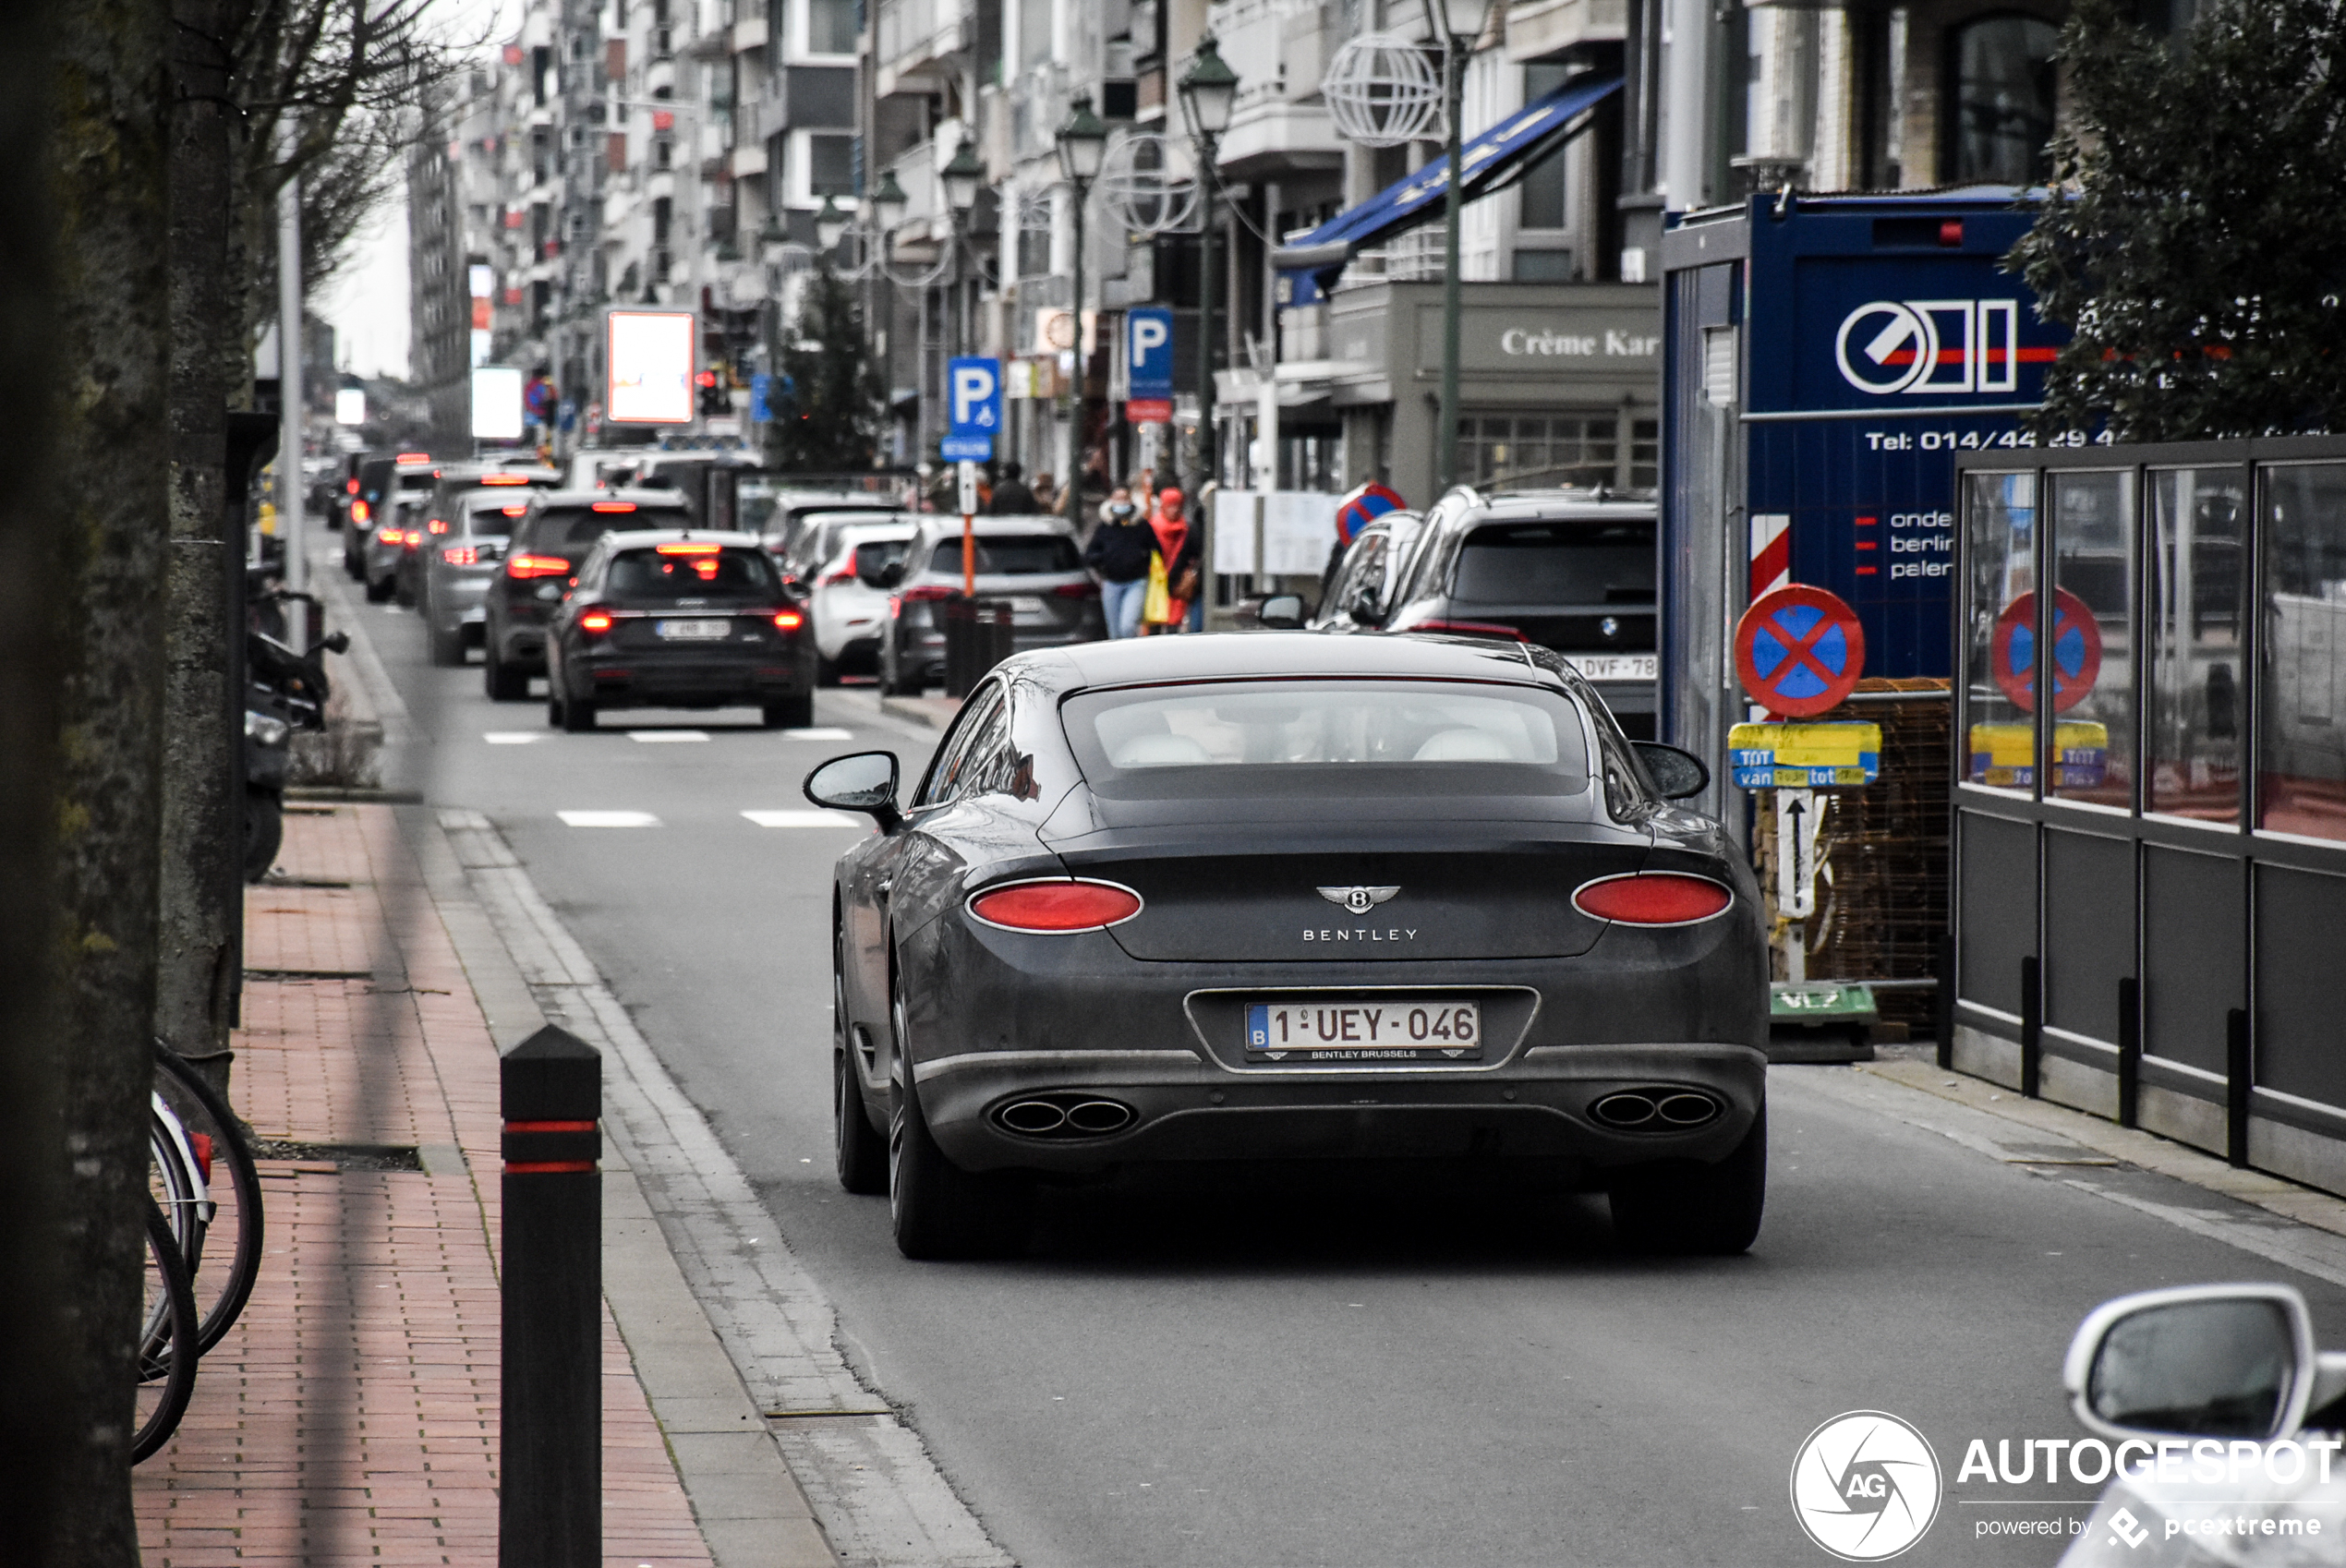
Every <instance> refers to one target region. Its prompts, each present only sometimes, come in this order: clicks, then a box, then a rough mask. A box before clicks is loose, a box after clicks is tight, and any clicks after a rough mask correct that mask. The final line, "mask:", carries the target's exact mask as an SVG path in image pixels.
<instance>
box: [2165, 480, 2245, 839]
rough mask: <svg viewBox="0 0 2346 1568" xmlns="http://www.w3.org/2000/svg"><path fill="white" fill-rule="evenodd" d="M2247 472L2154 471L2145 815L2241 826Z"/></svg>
mask: <svg viewBox="0 0 2346 1568" xmlns="http://www.w3.org/2000/svg"><path fill="white" fill-rule="evenodd" d="M2146 501H2147V502H2148V505H2149V509H2150V516H2149V532H2148V555H2147V557H2146V560H2145V561H2144V562H2143V575H2144V579H2145V584H2144V585H2145V587H2146V590H2147V591H2146V595H2145V598H2144V607H2145V608H2144V613H2145V617H2146V619H2145V623H2144V631H2143V641H2144V644H2145V647H2146V656H2147V657H2146V660H2145V664H2144V678H2145V681H2146V686H2147V691H2146V694H2145V702H2144V718H2145V724H2146V734H2145V736H2144V744H2143V809H2144V810H2145V811H2149V812H2158V813H2160V814H2164V815H2168V816H2184V817H2191V818H2195V819H2196V820H2198V821H2201V822H2220V823H2229V824H2233V825H2237V824H2238V823H2239V821H2240V741H2241V722H2242V719H2243V714H2242V712H2241V677H2242V675H2243V673H2244V671H2243V669H2242V663H2241V661H2242V659H2243V657H2244V655H2245V644H2244V642H2243V633H2244V631H2245V627H2244V625H2243V620H2242V610H2243V607H2242V603H2241V598H2242V594H2243V591H2244V590H2245V588H2246V586H2247V577H2246V574H2245V573H2243V571H2242V561H2243V554H2242V552H2243V549H2244V546H2245V543H2246V541H2245V539H2244V538H2243V534H2244V532H2245V529H2246V525H2247V510H2248V498H2247V496H2246V495H2245V494H2243V474H2242V471H2241V470H2240V469H2238V468H2216V469H2199V468H2170V469H2160V470H2153V471H2152V472H2151V474H2150V476H2149V478H2148V494H2147V496H2146Z"/></svg>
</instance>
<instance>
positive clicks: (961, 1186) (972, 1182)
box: [888, 993, 1034, 1260]
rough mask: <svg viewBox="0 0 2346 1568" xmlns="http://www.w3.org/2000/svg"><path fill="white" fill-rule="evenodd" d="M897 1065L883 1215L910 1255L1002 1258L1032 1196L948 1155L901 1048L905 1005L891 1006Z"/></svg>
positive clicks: (1015, 1247) (1020, 1237) (1014, 1181)
mask: <svg viewBox="0 0 2346 1568" xmlns="http://www.w3.org/2000/svg"><path fill="white" fill-rule="evenodd" d="M893 1012H894V1021H895V1027H896V1039H897V1051H896V1067H897V1068H898V1070H899V1071H901V1073H902V1074H903V1075H904V1078H903V1081H902V1082H901V1084H899V1085H898V1086H897V1088H896V1091H895V1092H894V1093H893V1094H892V1095H891V1097H890V1098H891V1100H892V1103H893V1109H892V1114H891V1115H890V1116H889V1129H888V1210H889V1219H890V1220H891V1222H893V1224H894V1225H895V1228H896V1249H897V1250H898V1251H899V1252H901V1253H903V1254H904V1256H905V1257H907V1258H914V1259H924V1260H925V1259H945V1258H1000V1257H1007V1256H1009V1255H1010V1254H1012V1253H1015V1252H1018V1251H1019V1250H1021V1249H1022V1248H1024V1247H1025V1245H1026V1236H1027V1229H1028V1215H1029V1211H1030V1208H1031V1205H1032V1200H1033V1197H1034V1194H1033V1191H1032V1189H1031V1188H1028V1187H1027V1186H1026V1185H1025V1184H1024V1183H1022V1182H1021V1181H1020V1180H1019V1179H1018V1178H1016V1177H1014V1176H976V1175H973V1174H971V1173H970V1172H968V1171H965V1170H963V1169H961V1166H959V1165H957V1164H953V1162H952V1161H950V1160H949V1159H947V1158H946V1157H945V1152H944V1151H943V1150H942V1149H939V1148H938V1147H937V1140H936V1138H935V1137H933V1136H932V1135H931V1134H930V1132H929V1130H928V1117H927V1116H925V1115H924V1114H923V1113H922V1111H921V1101H920V1094H919V1092H918V1091H917V1090H916V1088H915V1087H914V1084H913V1067H912V1062H911V1059H910V1058H909V1057H907V1056H906V1055H905V1054H904V1050H903V1039H904V1031H903V1020H904V1004H903V998H902V995H901V993H900V994H899V995H898V997H897V999H896V1005H895V1007H894V1008H893Z"/></svg>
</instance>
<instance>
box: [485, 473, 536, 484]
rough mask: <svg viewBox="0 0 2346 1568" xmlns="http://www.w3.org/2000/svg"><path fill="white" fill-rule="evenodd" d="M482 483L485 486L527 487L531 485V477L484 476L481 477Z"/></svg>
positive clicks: (518, 475)
mask: <svg viewBox="0 0 2346 1568" xmlns="http://www.w3.org/2000/svg"><path fill="white" fill-rule="evenodd" d="M480 482H481V483H482V484H484V485H526V484H527V483H529V476H528V475H526V474H483V475H482V476H480Z"/></svg>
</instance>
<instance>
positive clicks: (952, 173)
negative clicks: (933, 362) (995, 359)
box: [938, 136, 986, 354]
mask: <svg viewBox="0 0 2346 1568" xmlns="http://www.w3.org/2000/svg"><path fill="white" fill-rule="evenodd" d="M938 177H939V178H941V179H943V180H944V182H945V204H946V205H947V206H949V207H950V208H951V209H952V210H953V317H954V327H953V352H954V353H956V354H967V353H968V352H969V324H970V312H969V298H968V295H967V291H966V290H965V289H964V288H963V286H962V278H961V225H962V224H963V223H967V222H968V221H969V212H970V209H971V208H973V207H974V206H976V205H977V192H978V188H979V187H981V186H983V185H984V184H985V183H986V165H985V164H983V163H979V162H978V161H977V144H976V143H975V142H973V141H972V140H971V139H969V138H968V137H967V136H964V137H962V138H961V151H957V152H955V153H954V154H953V158H952V162H950V163H947V164H946V165H945V167H944V168H943V169H941V170H939V171H938Z"/></svg>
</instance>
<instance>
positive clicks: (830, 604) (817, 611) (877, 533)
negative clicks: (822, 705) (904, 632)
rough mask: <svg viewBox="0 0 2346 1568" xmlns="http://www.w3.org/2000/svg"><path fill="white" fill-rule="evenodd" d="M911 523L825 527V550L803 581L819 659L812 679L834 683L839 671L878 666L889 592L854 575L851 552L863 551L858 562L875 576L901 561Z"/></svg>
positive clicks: (863, 670)
mask: <svg viewBox="0 0 2346 1568" xmlns="http://www.w3.org/2000/svg"><path fill="white" fill-rule="evenodd" d="M826 531H827V532H828V534H829V536H830V537H828V539H827V540H825V541H824V542H825V543H826V544H827V546H828V549H826V550H825V552H824V553H823V554H822V555H821V556H820V557H819V558H817V559H819V560H820V561H821V565H820V566H819V567H817V568H816V569H815V570H814V571H811V572H809V573H807V574H806V576H805V578H804V582H805V584H806V585H807V587H808V588H809V589H811V590H812V591H813V594H814V598H813V599H812V600H811V601H810V602H809V603H808V605H807V607H806V609H807V616H808V619H809V620H811V621H813V622H814V624H815V650H816V655H817V656H818V657H819V658H820V660H821V662H820V663H819V664H818V665H817V666H816V675H817V679H819V680H820V681H821V682H822V683H823V684H824V685H826V686H835V685H837V684H838V683H839V678H840V675H841V674H842V673H852V674H869V673H872V672H873V671H875V670H877V669H878V668H879V645H880V632H881V629H882V628H883V627H885V626H886V625H887V624H888V595H887V594H885V593H883V592H882V591H880V590H879V589H877V588H875V587H872V586H870V585H867V584H866V583H865V582H864V580H863V578H862V577H860V576H858V575H857V567H858V564H859V562H858V559H857V555H856V552H857V551H858V550H859V549H865V547H869V549H866V550H865V555H864V556H863V558H862V560H861V562H860V564H861V565H862V567H863V568H864V569H865V571H866V572H867V573H872V574H874V575H877V572H878V571H879V569H880V568H882V567H886V566H892V565H895V564H897V563H898V562H900V561H902V560H903V559H904V549H905V547H906V546H908V545H909V544H911V543H912V538H913V522H912V520H911V519H910V518H909V517H908V518H907V519H906V520H905V521H903V522H901V523H898V522H873V523H849V524H846V525H842V526H840V527H837V528H833V529H827V530H826Z"/></svg>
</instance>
